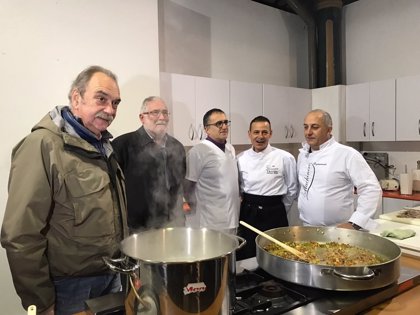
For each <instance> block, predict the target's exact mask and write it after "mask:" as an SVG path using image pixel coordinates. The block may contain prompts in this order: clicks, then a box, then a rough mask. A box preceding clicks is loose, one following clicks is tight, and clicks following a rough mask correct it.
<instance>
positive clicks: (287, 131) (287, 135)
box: [284, 126, 289, 139]
mask: <svg viewBox="0 0 420 315" xmlns="http://www.w3.org/2000/svg"><path fill="white" fill-rule="evenodd" d="M284 129H285V130H286V139H287V138H289V128H288V127H287V126H284Z"/></svg>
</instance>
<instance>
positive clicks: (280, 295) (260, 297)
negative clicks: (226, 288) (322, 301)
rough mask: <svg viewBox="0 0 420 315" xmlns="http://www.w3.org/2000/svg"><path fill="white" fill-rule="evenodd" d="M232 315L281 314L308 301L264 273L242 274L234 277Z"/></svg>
mask: <svg viewBox="0 0 420 315" xmlns="http://www.w3.org/2000/svg"><path fill="white" fill-rule="evenodd" d="M236 284H237V287H236V298H237V303H236V305H234V309H233V314H234V315H238V314H243V315H249V314H267V315H274V314H283V313H285V312H287V311H290V310H291V309H294V308H296V307H298V306H300V305H303V304H306V303H308V301H309V298H307V297H306V296H305V295H303V294H300V293H298V292H296V291H294V290H291V289H289V288H287V287H285V286H284V285H283V284H282V283H281V282H279V281H278V280H277V279H273V277H272V276H270V275H268V274H266V273H265V272H259V273H254V272H249V271H247V272H244V273H243V274H239V275H237V277H236Z"/></svg>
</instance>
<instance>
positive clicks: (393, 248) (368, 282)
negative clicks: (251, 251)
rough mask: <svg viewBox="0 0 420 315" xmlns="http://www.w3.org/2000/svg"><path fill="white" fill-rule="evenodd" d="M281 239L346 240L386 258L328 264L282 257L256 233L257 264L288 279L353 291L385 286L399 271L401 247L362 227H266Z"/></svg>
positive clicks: (300, 282) (274, 274)
mask: <svg viewBox="0 0 420 315" xmlns="http://www.w3.org/2000/svg"><path fill="white" fill-rule="evenodd" d="M266 233H267V234H269V235H270V236H272V237H274V238H276V239H278V240H279V241H282V242H287V241H311V240H312V241H318V242H333V241H335V242H340V243H348V244H350V245H355V246H359V247H363V248H366V249H369V250H371V251H373V252H376V253H378V254H380V255H382V256H383V257H385V258H386V262H384V263H382V264H378V265H371V266H362V267H360V266H353V267H331V266H323V265H316V264H310V263H305V262H300V261H295V260H289V259H284V258H281V257H278V256H275V255H272V254H270V253H269V252H267V251H265V250H264V246H265V245H267V244H269V243H270V241H269V240H267V239H265V238H263V237H261V236H257V238H256V243H257V262H258V265H259V266H260V267H261V268H262V269H264V270H265V271H267V272H268V273H270V274H271V275H273V276H275V277H277V278H279V279H283V280H286V281H289V282H293V283H297V284H301V285H304V286H309V287H316V288H322V289H327V290H339V291H356V290H370V289H377V288H381V287H385V286H387V285H390V284H392V283H394V282H395V281H396V280H397V279H398V277H399V275H400V266H399V259H400V256H401V249H400V248H399V247H398V246H397V245H396V244H395V243H393V242H391V241H389V240H387V239H385V238H382V237H380V236H376V235H373V234H369V233H366V232H361V231H354V230H349V229H341V228H335V227H303V226H293V227H282V228H276V229H272V230H268V231H266Z"/></svg>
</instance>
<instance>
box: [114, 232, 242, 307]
mask: <svg viewBox="0 0 420 315" xmlns="http://www.w3.org/2000/svg"><path fill="white" fill-rule="evenodd" d="M244 244H245V241H244V240H243V239H242V238H239V237H237V236H234V235H228V234H224V233H221V232H218V231H213V230H209V229H191V228H181V227H177V228H166V229H157V230H150V231H146V232H142V233H140V234H133V235H131V236H129V237H128V238H126V239H125V240H123V242H122V243H121V250H122V252H123V253H124V254H125V255H127V256H129V257H131V258H134V259H136V260H137V263H138V265H139V266H140V279H141V282H142V287H141V289H142V290H148V292H149V293H148V294H147V295H148V296H151V297H152V298H155V299H156V300H157V301H159V302H158V304H159V305H158V308H159V310H160V312H161V313H162V314H171V315H172V314H173V315H176V314H199V313H203V312H208V314H228V312H229V308H230V304H231V301H230V295H229V287H230V286H229V285H228V284H229V282H230V280H231V279H232V278H233V277H234V274H235V270H234V267H232V266H234V265H235V264H234V263H232V261H234V252H235V250H236V249H238V248H240V247H242V246H243V245H244Z"/></svg>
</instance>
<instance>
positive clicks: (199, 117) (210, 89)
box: [195, 77, 229, 141]
mask: <svg viewBox="0 0 420 315" xmlns="http://www.w3.org/2000/svg"><path fill="white" fill-rule="evenodd" d="M195 97H196V98H195V124H196V130H197V132H198V135H197V136H198V137H197V138H198V140H202V139H205V137H206V135H205V132H204V126H203V116H204V114H205V113H206V112H207V111H209V110H210V109H212V108H218V109H221V110H222V111H224V112H225V114H226V117H227V118H228V119H229V81H228V80H220V79H212V78H204V77H196V78H195ZM228 141H229V139H228Z"/></svg>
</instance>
